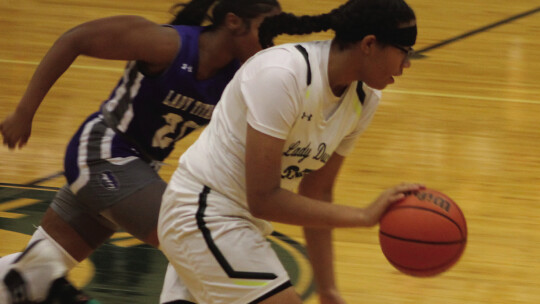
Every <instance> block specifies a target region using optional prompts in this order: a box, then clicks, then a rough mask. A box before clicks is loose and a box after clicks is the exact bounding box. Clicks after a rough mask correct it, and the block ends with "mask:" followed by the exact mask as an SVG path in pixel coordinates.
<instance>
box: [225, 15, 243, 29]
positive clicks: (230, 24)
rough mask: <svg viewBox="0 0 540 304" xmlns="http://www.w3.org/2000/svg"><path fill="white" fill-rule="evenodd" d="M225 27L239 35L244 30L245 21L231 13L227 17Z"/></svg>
mask: <svg viewBox="0 0 540 304" xmlns="http://www.w3.org/2000/svg"><path fill="white" fill-rule="evenodd" d="M224 23H225V27H226V28H227V29H228V30H229V31H230V32H232V33H234V34H237V33H239V32H241V31H243V29H244V20H242V18H240V17H238V16H237V15H235V14H233V13H231V12H229V13H227V15H225V22H224Z"/></svg>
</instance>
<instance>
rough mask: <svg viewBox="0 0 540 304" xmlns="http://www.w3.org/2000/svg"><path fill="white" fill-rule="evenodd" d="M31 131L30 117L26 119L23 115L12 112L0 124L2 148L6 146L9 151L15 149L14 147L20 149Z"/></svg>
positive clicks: (26, 116)
mask: <svg viewBox="0 0 540 304" xmlns="http://www.w3.org/2000/svg"><path fill="white" fill-rule="evenodd" d="M31 131H32V117H28V115H25V114H24V113H20V112H17V111H16V112H13V113H11V114H10V115H9V116H7V117H6V118H5V119H4V121H2V122H0V133H2V137H3V140H4V146H8V148H9V149H10V150H12V149H15V147H18V148H19V149H20V148H22V147H23V146H24V145H25V144H26V142H27V141H28V138H29V137H30V133H31Z"/></svg>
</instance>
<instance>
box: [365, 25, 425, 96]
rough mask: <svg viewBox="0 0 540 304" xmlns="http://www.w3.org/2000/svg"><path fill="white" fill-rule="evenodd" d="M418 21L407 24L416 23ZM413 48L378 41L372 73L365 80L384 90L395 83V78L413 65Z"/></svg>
mask: <svg viewBox="0 0 540 304" xmlns="http://www.w3.org/2000/svg"><path fill="white" fill-rule="evenodd" d="M415 23H416V22H413V23H411V24H407V25H405V26H409V25H414V24H415ZM412 53H413V50H412V47H410V46H401V45H391V44H381V43H377V46H376V48H375V52H374V56H373V60H371V64H370V65H371V66H370V73H368V76H367V78H368V79H365V80H364V81H365V82H366V83H367V84H368V85H369V86H371V87H373V88H376V89H379V90H382V89H384V88H385V87H386V86H388V85H389V84H392V83H394V81H395V78H396V77H398V76H401V75H402V74H403V70H404V69H406V68H409V67H411V58H410V56H411V55H412Z"/></svg>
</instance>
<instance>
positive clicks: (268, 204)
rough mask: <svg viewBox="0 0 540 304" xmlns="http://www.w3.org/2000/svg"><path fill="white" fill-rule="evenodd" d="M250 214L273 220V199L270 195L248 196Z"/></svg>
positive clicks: (257, 194) (253, 194) (256, 194)
mask: <svg viewBox="0 0 540 304" xmlns="http://www.w3.org/2000/svg"><path fill="white" fill-rule="evenodd" d="M247 205H248V208H249V212H250V213H251V215H253V216H254V217H256V218H260V219H263V220H271V218H272V199H271V195H270V194H261V193H252V194H249V193H248V196H247Z"/></svg>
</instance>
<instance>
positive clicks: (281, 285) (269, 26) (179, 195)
mask: <svg viewBox="0 0 540 304" xmlns="http://www.w3.org/2000/svg"><path fill="white" fill-rule="evenodd" d="M328 29H332V30H334V31H335V37H334V39H332V40H328V41H315V42H305V43H299V44H287V45H282V46H276V47H273V48H270V49H267V50H265V51H262V52H259V53H258V54H257V55H255V56H254V57H252V58H251V59H250V60H248V61H247V62H246V63H245V64H244V65H243V66H242V67H241V68H240V70H239V71H238V72H237V73H236V75H235V76H234V78H233V80H232V81H231V82H230V83H229V84H228V86H227V87H226V89H225V91H224V93H223V95H222V98H221V100H220V102H219V103H218V106H217V107H216V109H215V111H214V113H213V116H212V120H211V122H210V124H209V126H208V127H207V128H206V129H205V130H204V131H203V133H202V134H201V136H200V137H199V139H198V140H197V141H196V142H195V143H194V144H193V145H192V146H191V147H190V148H189V149H188V150H187V151H186V152H185V153H184V154H183V155H182V156H181V158H180V161H179V167H178V168H177V170H176V171H175V173H174V175H173V177H172V179H171V181H170V183H169V184H168V187H167V190H166V191H165V194H164V196H163V201H162V206H161V210H160V218H159V222H158V236H159V240H160V244H161V249H162V250H163V252H164V253H165V255H166V256H167V258H168V259H169V261H170V262H171V264H172V265H173V267H174V269H175V270H176V272H177V274H178V276H179V277H180V278H181V279H182V281H183V282H184V283H185V285H186V287H187V289H188V290H189V292H190V293H191V295H192V296H193V298H194V299H195V300H196V303H227V304H245V303H265V304H267V303H287V304H294V303H301V299H300V298H299V297H298V295H297V294H296V293H295V292H294V289H293V288H292V286H291V283H290V281H289V277H288V275H287V272H286V271H285V269H284V267H283V266H282V265H281V263H280V261H279V260H278V258H277V256H276V254H275V253H274V251H273V250H272V249H271V247H270V244H269V243H268V242H267V241H266V239H265V236H266V235H267V234H268V233H270V231H271V229H272V228H271V226H270V224H269V221H276V222H282V223H287V224H292V225H299V226H303V227H304V231H305V238H306V241H307V249H308V253H309V257H310V260H311V263H312V266H313V270H314V275H315V282H316V285H317V291H318V294H319V297H320V302H321V303H324V304H330V303H332V304H338V303H339V304H342V303H345V300H344V299H343V298H342V297H341V296H340V294H339V292H338V290H337V288H336V283H335V280H334V271H333V265H332V260H333V257H332V256H333V255H332V240H331V229H332V228H337V227H360V226H373V225H375V224H376V223H377V222H378V220H379V218H380V216H381V215H382V214H383V212H384V211H385V210H386V208H387V207H388V206H389V205H391V204H392V203H395V202H397V201H399V200H400V199H402V198H403V197H404V195H405V193H407V192H414V191H417V190H419V189H422V188H423V187H424V186H423V185H421V184H416V183H403V184H400V185H397V186H394V187H391V188H389V189H387V190H385V191H384V192H382V193H381V194H380V196H379V197H377V198H376V199H375V200H374V201H373V202H372V203H371V204H370V205H368V206H367V207H364V208H360V207H350V206H344V205H339V204H331V202H332V189H333V186H334V182H335V180H336V177H337V174H338V171H339V169H340V167H341V165H342V163H343V160H344V158H345V157H346V156H347V155H348V154H349V153H350V152H351V151H352V149H353V146H354V143H355V142H356V140H357V139H358V137H359V136H360V134H361V133H362V132H363V131H364V130H365V128H366V127H367V126H368V124H369V123H370V121H371V119H372V117H373V115H374V113H375V110H376V108H377V105H378V103H379V99H380V97H381V92H380V91H379V90H382V89H384V88H385V87H386V86H387V85H389V84H391V83H393V82H394V77H397V76H400V75H401V74H402V73H403V70H404V69H405V68H408V67H410V58H409V56H410V55H411V53H412V46H413V45H414V44H415V41H416V31H417V30H416V18H415V15H414V12H413V10H412V9H411V8H410V7H409V6H408V5H407V4H406V3H405V2H404V1H403V0H350V1H348V2H347V3H346V4H344V5H342V6H341V7H339V8H337V9H335V10H333V11H332V12H330V13H328V14H324V15H319V16H303V17H296V16H294V15H290V14H280V15H277V16H274V17H270V18H268V19H266V20H265V21H264V22H263V24H262V25H261V28H260V33H259V35H260V36H259V37H260V39H261V42H262V45H268V44H271V41H272V37H275V35H277V34H280V33H288V34H304V33H311V32H316V31H322V30H328ZM265 33H268V36H266V35H265ZM295 191H298V192H295ZM166 284H167V282H166ZM165 295H166V294H165Z"/></svg>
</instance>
